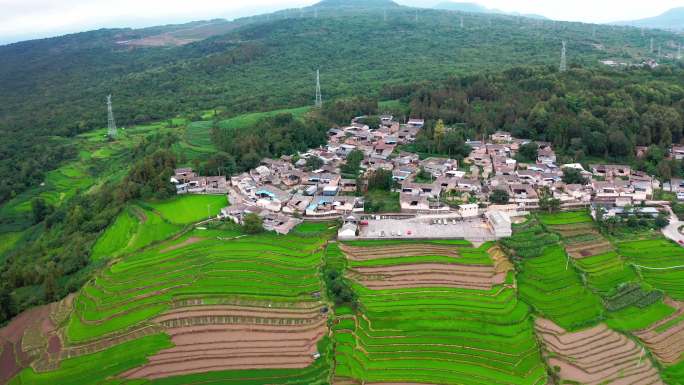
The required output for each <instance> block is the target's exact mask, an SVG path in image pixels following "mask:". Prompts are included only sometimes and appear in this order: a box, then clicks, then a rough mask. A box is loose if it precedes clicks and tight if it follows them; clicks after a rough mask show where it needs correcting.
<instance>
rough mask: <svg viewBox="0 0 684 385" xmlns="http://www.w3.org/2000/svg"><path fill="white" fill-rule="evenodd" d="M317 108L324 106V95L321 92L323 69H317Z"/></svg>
mask: <svg viewBox="0 0 684 385" xmlns="http://www.w3.org/2000/svg"><path fill="white" fill-rule="evenodd" d="M315 106H316V108H321V107H323V95H322V94H321V71H320V69H317V70H316V104H315Z"/></svg>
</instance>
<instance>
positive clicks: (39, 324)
mask: <svg viewBox="0 0 684 385" xmlns="http://www.w3.org/2000/svg"><path fill="white" fill-rule="evenodd" d="M56 306H57V304H56V303H53V304H49V305H43V306H38V307H34V308H32V309H29V310H27V311H25V312H23V313H21V314H19V315H18V316H16V317H15V318H14V319H13V320H12V321H11V322H10V323H9V324H8V325H7V326H5V327H4V328H2V329H0V346H2V352H0V383H6V382H8V381H9V380H10V379H11V378H12V377H14V376H15V375H16V374H17V373H19V371H21V370H22V369H23V368H26V367H28V366H29V365H31V364H32V363H34V362H36V361H37V360H40V359H44V358H46V357H48V355H49V354H50V353H49V352H50V350H59V347H60V346H61V342H57V341H59V337H57V336H56V329H57V327H56V326H55V324H54V323H53V321H52V318H51V312H52V310H53V309H54V308H56ZM53 338H57V341H54V340H53V341H52V342H51V343H50V342H49V340H52V339H53Z"/></svg>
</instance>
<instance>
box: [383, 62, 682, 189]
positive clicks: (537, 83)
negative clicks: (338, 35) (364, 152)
mask: <svg viewBox="0 0 684 385" xmlns="http://www.w3.org/2000/svg"><path fill="white" fill-rule="evenodd" d="M404 93H406V95H408V96H404V97H405V98H406V100H407V102H408V103H410V111H411V114H412V115H413V116H421V117H423V118H426V119H428V121H432V122H435V121H437V120H438V119H442V120H443V121H444V122H445V123H446V124H448V125H455V124H461V126H462V127H464V129H463V130H461V132H460V134H461V136H462V138H471V139H472V138H481V139H484V138H486V136H487V135H488V134H490V133H492V132H494V131H495V130H500V129H503V130H507V131H511V132H512V133H513V134H514V136H515V137H518V138H529V139H535V140H542V141H549V142H551V143H552V144H553V146H554V148H556V149H558V150H559V152H560V153H561V154H562V155H563V156H562V159H561V163H569V162H585V161H590V160H591V159H610V160H612V161H614V162H627V163H630V162H633V161H635V158H636V156H635V147H636V146H646V147H647V146H651V145H654V146H656V147H658V149H659V151H651V153H652V155H655V154H656V153H658V154H659V155H657V156H656V157H655V158H654V159H649V160H650V162H649V160H646V161H644V160H640V162H644V163H643V164H640V166H641V167H642V168H644V169H645V170H646V171H649V173H651V174H656V173H658V174H660V176H661V177H663V178H664V179H669V177H671V176H672V175H673V174H675V175H681V174H683V173H684V170H682V169H681V165H675V164H670V163H668V162H664V163H662V164H661V161H663V158H662V155H663V154H664V153H666V151H667V150H668V149H669V146H670V145H671V144H673V143H681V142H682V139H684V132H683V130H684V71H683V70H682V68H681V67H680V68H660V69H657V70H650V69H633V70H628V71H624V72H615V71H612V70H605V69H603V70H601V69H593V70H592V69H588V68H575V69H571V70H569V71H568V72H565V73H559V72H557V71H554V70H549V69H543V68H537V69H534V68H529V67H528V68H523V67H519V68H513V69H510V70H507V71H504V72H497V73H490V74H479V75H473V76H465V77H460V78H454V79H451V80H449V81H446V82H439V83H435V84H429V85H424V86H420V87H418V88H417V89H415V90H411V91H409V90H406V89H405V88H402V87H387V88H386V89H385V90H384V91H383V95H384V96H386V97H392V98H397V97H400V96H403V94H404ZM429 137H430V130H428V131H426V132H425V133H424V135H423V136H422V137H421V138H420V140H419V141H418V142H417V143H416V146H417V147H418V148H421V149H425V148H429V147H430V144H431V143H430V141H429Z"/></svg>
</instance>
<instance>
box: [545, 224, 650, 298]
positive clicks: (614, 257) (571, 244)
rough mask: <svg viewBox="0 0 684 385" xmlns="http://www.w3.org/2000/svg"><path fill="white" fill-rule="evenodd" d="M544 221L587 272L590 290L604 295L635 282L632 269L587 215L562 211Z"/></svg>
mask: <svg viewBox="0 0 684 385" xmlns="http://www.w3.org/2000/svg"><path fill="white" fill-rule="evenodd" d="M571 214H572V215H571ZM544 220H546V221H547V222H552V223H553V224H550V225H547V228H548V229H549V230H551V231H553V232H555V233H557V234H559V235H560V237H561V242H562V243H563V246H564V248H565V251H566V252H567V253H568V255H570V256H571V257H572V258H573V263H574V264H575V266H576V267H577V268H578V269H580V270H581V271H582V273H584V274H585V275H586V277H587V284H588V286H589V288H591V289H592V290H594V291H596V292H597V293H599V294H601V295H602V296H606V295H608V294H610V293H612V292H613V291H614V290H615V288H616V287H617V286H618V285H620V284H625V283H628V282H634V281H638V277H637V276H636V273H635V272H634V270H633V269H632V268H631V267H630V266H629V265H627V264H626V263H625V261H624V260H623V259H622V257H620V256H619V255H618V254H617V253H616V252H615V248H614V247H613V245H612V244H611V243H610V242H609V241H608V240H607V239H606V238H604V237H603V236H602V235H601V233H600V232H599V231H598V229H597V228H596V226H595V224H594V223H593V222H592V220H591V217H589V215H588V214H586V213H584V212H576V213H562V214H558V217H551V216H546V217H543V218H542V221H544ZM580 220H585V221H584V222H580ZM562 221H568V222H565V223H562ZM587 221H588V222H587Z"/></svg>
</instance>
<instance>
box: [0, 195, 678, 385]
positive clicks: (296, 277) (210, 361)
mask: <svg viewBox="0 0 684 385" xmlns="http://www.w3.org/2000/svg"><path fill="white" fill-rule="evenodd" d="M224 204H225V198H224V197H209V196H201V197H184V198H179V199H177V200H173V201H169V202H161V203H156V204H149V203H139V204H135V205H131V206H130V207H129V208H128V209H127V210H126V211H124V212H123V213H122V214H121V216H120V217H119V218H118V219H117V221H116V222H115V223H114V224H112V225H111V226H110V228H109V229H108V230H107V231H106V232H105V233H104V234H103V236H102V237H101V238H100V240H98V242H97V244H96V246H95V249H94V253H93V256H94V257H95V258H103V259H104V258H112V257H117V258H115V259H112V261H113V262H112V264H110V265H109V266H108V267H107V268H106V269H105V270H104V271H102V272H101V273H100V274H98V275H97V276H96V277H95V278H94V279H93V280H92V281H91V282H89V283H88V284H87V285H86V286H85V287H84V288H83V289H82V290H81V291H80V292H79V293H78V294H77V295H75V296H72V297H68V298H67V300H65V301H62V302H60V303H58V304H53V305H50V306H48V307H44V308H37V309H36V311H35V313H33V315H28V316H27V317H28V318H26V319H24V320H23V321H22V320H20V321H21V322H23V325H24V326H22V327H19V328H15V329H11V328H14V327H15V326H12V325H11V326H10V330H14V331H15V332H9V334H10V335H18V336H20V337H19V338H15V339H13V340H11V341H10V340H7V338H6V337H3V336H4V335H3V334H0V341H2V343H3V348H2V350H0V358H2V360H0V361H1V362H4V361H5V360H6V359H7V357H8V356H9V355H8V354H7V353H8V352H10V351H16V353H17V354H15V355H14V356H13V358H12V359H13V360H16V362H18V363H22V362H23V363H26V362H32V367H31V368H27V369H24V370H22V371H21V372H19V374H18V375H17V376H16V377H14V378H13V379H12V380H11V382H10V383H11V384H12V385H28V384H53V383H59V384H76V385H80V384H83V385H85V384H94V383H97V384H112V385H113V384H118V385H122V384H135V385H142V384H162V385H176V384H198V385H199V384H203V385H204V384H217V385H218V384H235V385H237V384H240V385H242V384H262V385H267V384H302V385H304V384H329V383H332V384H336V385H352V384H353V385H361V384H383V385H397V384H402V385H405V384H444V385H451V384H454V385H455V384H475V385H478V384H482V385H484V384H487V385H490V384H494V385H496V384H530V385H532V384H546V383H558V384H578V383H581V384H596V385H598V384H608V383H611V384H639V385H640V384H662V383H668V384H681V383H683V382H684V361H682V357H683V354H684V302H680V298H678V295H679V294H681V291H682V290H684V287H682V285H684V284H681V280H680V279H679V278H678V276H677V274H678V272H679V271H680V270H679V267H678V266H679V265H678V264H682V265H684V252H683V251H682V249H681V248H680V247H679V246H678V245H676V244H674V243H671V242H669V241H666V240H664V239H655V240H647V241H634V242H621V243H616V244H613V243H611V242H609V240H608V239H606V238H605V237H603V236H602V235H601V233H600V231H598V229H597V228H596V227H594V224H593V223H592V222H590V221H588V219H587V218H588V216H587V215H586V213H578V212H573V213H563V214H559V215H558V216H554V215H538V216H532V217H530V218H529V219H528V220H527V221H526V222H525V223H522V224H518V225H515V226H514V234H513V236H512V237H511V238H509V239H505V240H502V241H501V242H498V243H486V244H483V245H482V246H480V247H474V246H473V245H471V244H469V243H468V242H464V241H422V242H421V241H384V240H383V241H356V242H345V243H336V242H334V241H330V242H329V241H328V240H329V239H330V238H331V236H332V235H333V233H334V231H335V224H332V223H305V224H303V225H301V226H299V227H298V228H296V229H295V230H294V231H293V232H292V233H291V235H289V236H277V235H275V234H263V235H258V236H246V235H245V234H243V233H242V232H241V230H240V229H239V228H236V227H233V226H232V225H211V224H210V225H207V226H208V229H205V230H200V229H192V227H190V226H188V224H190V223H192V222H194V221H197V220H201V219H203V217H204V216H206V215H205V214H203V213H197V212H198V211H202V212H204V211H205V210H206V206H207V205H210V210H211V209H212V207H213V206H212V205H215V206H216V207H219V206H221V207H222V205H224ZM202 208H204V210H201V209H202ZM210 212H211V211H210ZM190 229H192V230H190ZM174 234H175V236H174ZM180 234H182V235H180ZM592 243H595V244H601V245H602V246H601V247H603V248H604V249H602V250H597V249H594V248H591V244H592ZM608 246H609V247H610V249H608V248H607V247H608ZM587 250H588V251H587ZM330 268H332V269H334V270H336V271H339V272H341V274H340V275H339V277H340V279H341V280H342V281H343V282H345V284H346V285H347V286H348V287H349V288H351V290H352V291H353V293H354V299H352V300H350V301H349V302H348V303H347V304H344V305H338V306H333V307H332V308H331V304H330V302H331V300H332V299H333V298H335V297H331V298H328V294H330V295H332V291H331V289H330V288H331V287H332V286H333V285H330V286H329V287H328V288H326V287H325V285H324V283H323V282H324V281H325V282H328V275H327V271H328V269H330ZM322 277H325V280H324V279H322ZM326 289H327V290H326ZM329 313H330V314H334V316H332V317H329ZM32 317H33V318H32ZM31 319H32V321H27V320H31ZM2 338H4V339H2ZM8 362H9V361H8ZM103 362H111V365H109V364H108V365H102V363H103ZM3 365H4V364H3ZM3 368H4V366H3ZM8 368H9V367H8ZM10 369H12V370H13V371H16V370H17V366H16V365H15V366H12V367H11V368H10ZM0 378H2V377H0Z"/></svg>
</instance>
